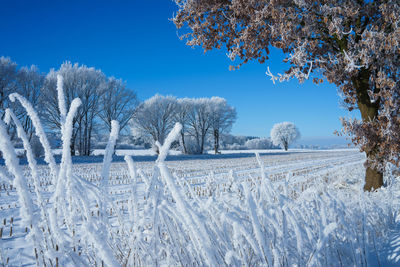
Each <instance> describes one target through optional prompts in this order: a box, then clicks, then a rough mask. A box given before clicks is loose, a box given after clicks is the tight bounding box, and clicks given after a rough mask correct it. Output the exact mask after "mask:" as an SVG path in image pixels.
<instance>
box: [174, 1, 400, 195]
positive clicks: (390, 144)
mask: <svg viewBox="0 0 400 267" xmlns="http://www.w3.org/2000/svg"><path fill="white" fill-rule="evenodd" d="M175 2H176V3H177V4H178V6H179V10H178V12H177V14H176V16H175V18H174V22H175V24H176V25H177V27H178V28H181V27H183V26H186V28H187V29H186V30H185V34H184V35H183V36H182V37H183V38H186V39H187V43H188V44H189V45H192V46H194V45H201V46H202V47H203V49H204V50H210V49H213V48H222V47H223V46H225V48H226V49H227V50H228V55H229V57H230V58H231V59H232V60H239V61H240V63H239V65H241V64H243V63H247V62H248V61H250V60H258V61H259V62H260V63H265V61H266V60H268V56H269V52H270V48H271V47H276V48H279V49H281V50H282V51H283V52H284V53H285V54H286V55H287V57H286V58H285V61H286V62H288V63H289V64H290V67H288V69H287V71H286V72H285V73H284V74H282V75H278V76H277V75H274V74H272V73H271V71H270V70H269V69H268V72H267V74H268V75H269V76H270V77H271V79H272V80H273V81H275V80H277V79H279V80H281V81H283V80H288V79H291V78H294V77H295V78H298V79H299V80H300V81H303V80H305V79H307V78H313V80H314V82H316V83H320V82H322V81H323V78H325V79H326V80H327V81H328V82H330V83H334V84H335V85H336V86H338V87H339V89H340V92H341V94H342V95H343V98H344V102H345V103H346V104H347V107H348V109H349V110H353V109H358V110H359V111H360V113H361V118H362V119H361V121H359V120H343V125H344V129H345V130H346V131H347V132H348V133H351V134H352V136H353V137H352V140H353V142H354V143H355V144H357V145H359V146H360V147H361V150H362V151H365V153H366V155H367V161H366V167H367V169H366V177H365V180H366V182H365V186H364V189H365V190H371V189H372V188H375V189H376V188H379V187H380V186H382V184H383V171H384V167H385V165H386V163H387V162H392V163H395V164H397V165H399V162H400V157H399V156H398V155H399V152H400V116H399V108H400V97H399V94H400V83H399V80H400V51H399V47H400V46H399V42H400V3H399V1H398V0H385V1H383V0H347V1H343V0H325V1H322V0H319V1H310V0H251V1H243V0H198V1H192V0H175ZM299 101H300V100H299Z"/></svg>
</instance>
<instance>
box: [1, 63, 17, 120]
mask: <svg viewBox="0 0 400 267" xmlns="http://www.w3.org/2000/svg"><path fill="white" fill-rule="evenodd" d="M17 73H18V70H17V63H15V62H13V61H11V59H10V58H8V57H0V117H2V116H3V114H4V110H5V108H7V107H8V103H9V101H8V95H9V94H10V93H12V92H14V91H15V90H16V78H17Z"/></svg>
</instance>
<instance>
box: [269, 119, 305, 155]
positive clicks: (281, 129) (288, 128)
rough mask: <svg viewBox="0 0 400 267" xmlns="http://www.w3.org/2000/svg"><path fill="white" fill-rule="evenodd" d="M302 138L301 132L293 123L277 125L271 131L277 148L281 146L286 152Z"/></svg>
mask: <svg viewBox="0 0 400 267" xmlns="http://www.w3.org/2000/svg"><path fill="white" fill-rule="evenodd" d="M299 138H300V131H299V129H297V127H296V125H294V123H292V122H281V123H277V124H275V125H274V126H273V127H272V129H271V140H272V142H273V144H274V145H275V146H280V147H281V148H283V149H284V150H285V151H287V150H288V148H289V145H290V144H292V143H293V142H294V141H296V140H297V139H299Z"/></svg>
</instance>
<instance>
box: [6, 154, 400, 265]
mask: <svg viewBox="0 0 400 267" xmlns="http://www.w3.org/2000/svg"><path fill="white" fill-rule="evenodd" d="M253 152H259V153H260V157H259V161H257V158H256V156H255V155H254V154H252V153H253ZM140 153H141V154H139V153H138V151H136V154H135V153H134V154H133V159H135V156H151V155H149V154H146V153H149V152H148V151H147V152H144V151H142V152H140ZM131 155H132V154H131ZM170 158H171V160H169V161H167V162H165V163H163V161H162V160H161V161H159V162H157V163H155V162H154V161H149V160H145V161H139V160H138V161H136V162H135V163H133V164H132V162H130V160H129V159H128V162H130V163H131V165H130V167H131V168H130V169H129V168H128V165H127V164H126V163H125V162H115V163H113V164H111V168H110V177H109V179H108V183H107V187H108V189H107V193H108V194H107V197H106V198H103V197H101V196H100V197H96V194H98V193H96V192H101V191H102V188H101V186H102V185H103V184H104V183H103V178H102V170H103V166H102V164H97V163H92V164H88V163H82V164H75V165H73V173H74V174H75V175H76V176H77V177H80V178H83V180H84V181H87V183H86V182H83V181H81V182H80V183H79V184H80V186H81V188H75V189H74V188H71V189H70V190H72V191H73V192H74V190H80V192H81V193H82V194H83V193H85V192H86V194H87V196H74V195H70V197H71V198H72V199H75V198H76V199H78V200H79V201H88V205H89V206H86V208H88V207H89V210H85V208H84V207H83V206H82V205H83V204H79V203H78V202H79V201H78V202H77V203H75V202H73V203H74V206H73V207H74V208H75V209H77V210H76V212H72V211H70V212H72V214H73V216H68V215H67V214H63V218H65V219H63V221H62V222H60V221H59V222H58V224H59V225H60V227H61V228H60V229H59V231H60V232H59V233H58V234H60V235H62V236H63V238H60V237H57V236H56V234H55V233H53V234H52V233H50V232H48V231H47V230H46V229H44V228H45V227H46V225H47V224H46V223H45V222H41V227H43V230H44V231H43V232H44V233H46V236H45V237H43V239H42V240H46V242H48V243H46V244H37V243H35V240H34V239H33V238H29V237H32V236H30V235H28V234H27V233H29V232H30V231H31V230H30V227H29V225H26V224H24V223H23V222H22V221H21V216H20V215H19V214H20V208H21V199H19V198H18V195H17V192H16V190H15V188H14V187H13V186H12V182H10V181H7V179H5V178H4V177H3V178H2V180H1V183H0V225H1V226H0V227H1V242H0V264H4V265H7V264H8V265H10V266H29V265H35V264H37V263H39V265H41V264H43V262H44V261H45V262H47V264H48V265H49V264H50V261H51V260H52V261H51V264H53V265H54V264H55V261H56V260H57V261H59V264H60V265H61V266H63V265H67V264H71V265H75V266H82V265H98V266H101V263H102V262H105V263H106V264H108V265H112V264H116V265H118V264H120V265H124V264H127V265H128V266H133V265H135V264H136V265H142V266H148V265H168V266H170V265H172V264H178V265H184V266H191V265H194V266H198V265H204V264H207V265H211V266H220V265H225V264H228V265H232V266H240V265H242V264H244V265H263V264H266V265H269V266H276V265H277V266H280V265H297V266H306V265H309V266H321V265H322V266H328V265H333V266H361V265H367V264H368V266H378V265H379V264H380V265H381V266H382V265H384V266H389V265H390V264H392V266H396V265H397V264H398V263H400V261H399V260H400V259H399V258H400V252H399V250H400V241H399V240H400V238H399V236H400V230H399V225H400V221H399V216H398V212H399V208H400V203H399V192H400V190H399V189H400V188H399V187H400V186H399V184H398V182H397V181H396V180H394V179H390V182H392V185H391V186H389V187H387V188H384V189H381V190H379V192H375V193H363V191H362V189H361V187H362V180H363V175H364V168H363V166H362V163H363V161H364V156H363V154H361V153H359V152H357V151H356V150H346V149H344V150H326V151H310V150H291V151H288V152H283V151H280V150H266V151H248V150H246V151H222V154H221V155H203V156H197V157H192V158H191V157H185V156H184V155H181V156H179V155H178V156H177V155H175V156H171V157H170ZM138 159H140V157H138ZM21 169H22V171H23V173H24V175H25V176H26V177H27V178H28V180H27V181H28V188H29V190H30V191H31V192H32V197H33V199H34V202H35V203H36V204H40V203H38V202H37V197H36V195H35V193H34V190H33V189H34V187H33V181H32V177H31V172H30V170H29V167H28V166H26V165H23V166H21ZM38 173H39V177H40V192H41V193H42V196H43V199H44V200H43V201H44V203H45V206H46V208H47V209H48V210H51V209H52V205H53V203H52V201H53V200H52V198H51V196H52V192H53V190H54V188H52V186H51V183H52V182H51V175H50V170H49V168H48V167H47V166H46V165H41V166H39V167H38ZM67 188H68V187H67ZM97 188H99V191H96V190H97ZM67 196H68V194H67V195H66V197H67ZM99 199H103V200H101V201H100V200H99ZM70 201H72V200H70ZM102 201H111V203H112V204H111V203H109V204H104V203H102ZM99 202H100V203H99ZM99 205H100V206H99ZM101 205H105V208H106V211H107V216H106V214H102V211H103V209H102V206H101ZM39 206H40V205H37V206H36V209H37V210H38V211H37V213H39ZM71 207H72V206H65V207H60V208H63V209H66V210H64V211H63V212H68V209H69V208H71ZM85 213H87V214H89V216H90V219H89V218H87V217H85V216H87V215H85ZM50 215H51V213H50V212H49V214H48V215H47V216H50ZM44 217H45V218H46V216H44ZM70 219H73V220H72V221H69V220H70ZM88 221H90V222H91V224H88V223H87V222H88ZM85 222H86V223H85ZM85 225H86V226H85ZM89 226H90V227H89ZM88 227H89V228H88ZM87 231H91V234H88V232H87ZM96 238H104V240H96ZM60 240H63V241H62V243H60V244H57V247H56V248H57V249H54V248H55V247H54V244H51V243H52V242H60ZM36 241H37V240H36ZM46 246H49V248H46ZM34 248H36V250H37V255H38V259H36V258H35V253H34ZM39 248H40V250H41V251H38V250H39ZM79 255H80V256H79ZM51 256H53V257H56V259H51ZM40 257H42V258H43V259H40ZM109 258H112V259H109Z"/></svg>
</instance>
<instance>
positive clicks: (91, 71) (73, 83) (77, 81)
mask: <svg viewBox="0 0 400 267" xmlns="http://www.w3.org/2000/svg"><path fill="white" fill-rule="evenodd" d="M57 75H61V76H62V77H63V88H64V91H65V101H66V107H67V109H69V107H70V105H71V102H72V100H73V99H74V98H76V97H79V98H80V99H81V101H82V104H81V106H80V107H79V110H78V114H77V115H76V116H75V117H74V119H73V132H72V139H71V154H73V155H75V150H76V149H77V150H78V151H79V154H80V155H89V154H90V152H91V149H92V147H91V142H92V134H93V131H94V129H95V127H96V120H95V119H96V118H97V116H98V114H99V111H100V99H101V96H102V95H103V94H104V92H105V88H106V86H105V85H106V77H105V75H104V74H103V72H101V71H100V70H96V69H95V68H89V67H87V66H85V65H78V64H77V63H75V64H71V63H70V62H65V63H63V64H62V65H61V67H60V69H58V70H54V69H52V70H50V72H49V74H48V75H47V77H46V80H45V83H44V86H43V92H42V94H41V104H42V107H43V109H44V112H43V116H42V117H43V120H44V121H45V122H46V124H47V126H48V127H49V128H50V129H53V130H56V131H59V130H60V127H61V122H60V110H59V108H58V100H57V89H56V88H57Z"/></svg>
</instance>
